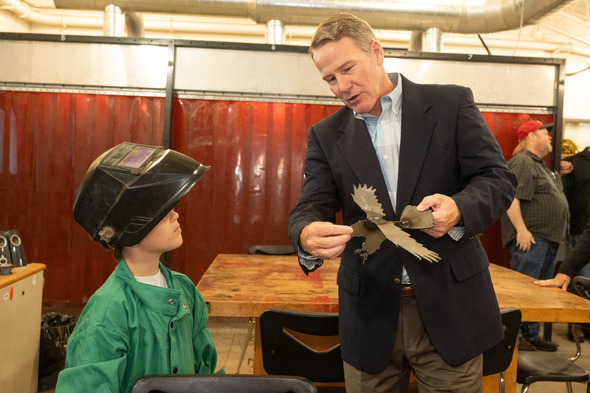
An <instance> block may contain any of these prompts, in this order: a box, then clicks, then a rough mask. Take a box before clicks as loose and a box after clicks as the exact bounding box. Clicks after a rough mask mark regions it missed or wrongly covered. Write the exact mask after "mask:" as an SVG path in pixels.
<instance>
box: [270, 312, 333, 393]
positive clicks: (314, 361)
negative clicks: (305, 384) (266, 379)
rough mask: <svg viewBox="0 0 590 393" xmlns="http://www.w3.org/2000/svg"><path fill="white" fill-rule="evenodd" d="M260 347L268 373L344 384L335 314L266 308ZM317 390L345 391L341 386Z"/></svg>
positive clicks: (321, 387) (320, 387)
mask: <svg viewBox="0 0 590 393" xmlns="http://www.w3.org/2000/svg"><path fill="white" fill-rule="evenodd" d="M260 345H261V348H262V363H263V367H264V370H265V371H266V372H267V373H269V374H273V375H295V376H302V377H305V378H307V379H309V380H311V381H313V382H339V383H343V382H344V369H343V365H342V357H341V355H340V342H339V336H338V314H337V313H322V312H302V311H293V310H283V309H269V310H267V311H265V312H263V313H262V314H261V315H260ZM318 390H320V391H331V392H332V391H344V386H343V385H340V386H334V385H331V386H322V385H320V386H319V387H318Z"/></svg>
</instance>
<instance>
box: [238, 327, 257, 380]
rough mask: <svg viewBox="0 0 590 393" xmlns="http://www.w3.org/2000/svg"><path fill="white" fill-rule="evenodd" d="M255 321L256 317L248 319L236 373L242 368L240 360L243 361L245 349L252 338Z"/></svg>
mask: <svg viewBox="0 0 590 393" xmlns="http://www.w3.org/2000/svg"><path fill="white" fill-rule="evenodd" d="M255 323H256V318H254V317H250V319H248V324H249V325H250V326H248V333H247V334H246V341H244V344H243V345H242V354H241V355H240V361H239V362H238V369H237V370H236V374H239V373H240V369H241V368H242V362H243V361H244V356H246V350H247V349H248V345H249V344H250V340H251V339H252V332H253V331H254V324H255Z"/></svg>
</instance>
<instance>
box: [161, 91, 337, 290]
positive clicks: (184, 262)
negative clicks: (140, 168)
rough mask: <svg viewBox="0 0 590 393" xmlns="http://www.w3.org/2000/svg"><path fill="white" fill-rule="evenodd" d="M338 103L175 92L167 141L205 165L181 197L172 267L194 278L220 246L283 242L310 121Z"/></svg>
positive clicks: (233, 249) (241, 249)
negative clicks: (214, 97)
mask: <svg viewBox="0 0 590 393" xmlns="http://www.w3.org/2000/svg"><path fill="white" fill-rule="evenodd" d="M337 109H339V106H333V105H311V104H290V103H273V102H248V101H216V100H194V99H180V100H178V101H175V102H174V106H173V112H172V113H173V126H172V129H173V136H172V145H173V146H172V147H173V148H174V149H177V150H179V151H182V152H183V153H186V154H189V155H190V156H192V157H194V158H196V159H197V160H199V161H200V162H202V163H203V164H205V165H210V166H211V169H210V170H209V172H208V173H207V174H206V175H205V176H204V177H203V179H202V180H201V182H200V183H199V184H197V185H196V186H195V188H194V189H193V191H191V193H189V195H187V197H186V198H185V199H184V200H183V201H181V203H180V204H179V206H178V209H177V211H178V212H179V214H181V218H180V222H181V225H182V226H183V235H184V236H183V237H184V245H183V246H182V247H181V248H180V249H178V250H176V251H174V252H172V253H170V258H169V263H170V266H171V267H172V268H173V269H176V270H179V271H182V272H185V273H187V274H189V276H190V277H191V278H193V279H198V278H200V277H201V276H202V274H203V273H204V272H205V270H206V269H207V267H208V266H209V264H210V263H211V261H213V259H214V258H215V257H216V256H217V254H220V253H247V252H248V248H249V247H250V246H253V245H259V244H289V240H288V237H287V218H288V216H289V211H290V210H291V208H293V206H295V203H296V202H297V199H298V197H299V193H300V190H301V185H302V184H303V160H304V158H305V150H306V147H307V133H308V129H309V127H310V126H311V125H312V124H314V123H316V122H318V121H319V120H321V119H323V118H324V117H326V116H328V115H330V114H332V113H333V112H335V111H336V110H337Z"/></svg>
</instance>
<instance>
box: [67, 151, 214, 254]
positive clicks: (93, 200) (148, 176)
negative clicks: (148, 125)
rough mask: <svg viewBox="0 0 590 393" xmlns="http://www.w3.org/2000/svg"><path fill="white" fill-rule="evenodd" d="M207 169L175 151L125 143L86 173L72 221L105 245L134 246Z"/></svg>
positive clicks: (99, 158) (77, 196)
mask: <svg viewBox="0 0 590 393" xmlns="http://www.w3.org/2000/svg"><path fill="white" fill-rule="evenodd" d="M208 169H209V167H208V166H204V165H202V164H201V163H199V162H198V161H196V160H194V159H192V158H190V157H188V156H186V155H184V154H181V153H179V152H177V151H174V150H170V149H164V148H162V147H158V146H149V145H138V144H135V143H129V142H124V143H121V144H120V145H117V146H115V147H113V148H112V149H110V150H108V151H107V152H105V153H103V154H102V155H101V156H100V157H98V158H97V159H96V160H94V162H93V163H92V165H90V168H88V171H87V172H86V175H85V176H84V179H83V180H82V183H81V184H80V186H79V187H78V190H77V191H76V194H75V196H74V219H75V220H76V221H77V222H78V223H79V224H80V225H82V227H83V228H84V229H85V230H86V231H87V232H88V233H89V234H90V236H91V237H92V239H94V240H95V241H97V242H100V243H102V244H103V245H108V246H111V247H115V246H134V245H136V244H138V243H139V242H140V241H141V240H142V239H143V238H144V237H146V236H147V235H148V233H150V231H151V230H152V229H154V227H155V226H156V225H157V224H158V223H159V222H160V221H161V220H162V219H163V218H164V217H165V216H166V215H167V214H168V212H170V210H172V208H173V207H174V206H175V205H176V204H177V203H178V201H179V200H180V199H181V198H182V197H183V196H184V195H185V194H186V193H187V192H189V190H190V189H191V188H192V187H193V186H194V185H195V184H196V183H197V181H199V179H200V178H201V177H202V176H203V175H204V174H205V172H207V170H208Z"/></svg>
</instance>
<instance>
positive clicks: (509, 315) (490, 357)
mask: <svg viewBox="0 0 590 393" xmlns="http://www.w3.org/2000/svg"><path fill="white" fill-rule="evenodd" d="M501 314H502V327H503V328H504V339H503V340H502V341H500V342H499V343H498V344H496V345H495V346H494V347H493V348H491V349H489V350H488V351H486V352H485V353H484V354H483V375H484V376H486V375H492V374H498V373H501V372H504V371H506V369H508V366H510V363H511V362H512V356H513V355H514V348H515V346H516V338H517V337H518V328H519V326H520V319H521V317H522V313H521V312H520V310H519V309H517V308H513V307H510V308H505V309H503V310H501Z"/></svg>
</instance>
